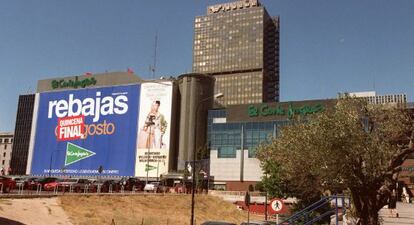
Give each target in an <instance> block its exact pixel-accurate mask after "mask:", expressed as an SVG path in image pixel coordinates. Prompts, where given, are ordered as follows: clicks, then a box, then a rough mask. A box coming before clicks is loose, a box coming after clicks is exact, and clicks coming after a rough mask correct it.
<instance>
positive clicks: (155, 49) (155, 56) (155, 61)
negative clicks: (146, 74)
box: [150, 31, 158, 79]
mask: <svg viewBox="0 0 414 225" xmlns="http://www.w3.org/2000/svg"><path fill="white" fill-rule="evenodd" d="M157 42H158V31H156V32H155V43H154V63H153V64H152V66H150V71H151V72H152V79H155V70H156V68H157Z"/></svg>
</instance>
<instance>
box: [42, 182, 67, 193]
mask: <svg viewBox="0 0 414 225" xmlns="http://www.w3.org/2000/svg"><path fill="white" fill-rule="evenodd" d="M62 181H63V180H62V179H56V180H51V181H50V182H46V183H45V184H44V185H43V190H45V191H54V190H57V188H58V186H59V184H60V182H62Z"/></svg>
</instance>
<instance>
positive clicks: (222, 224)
mask: <svg viewBox="0 0 414 225" xmlns="http://www.w3.org/2000/svg"><path fill="white" fill-rule="evenodd" d="M201 225H236V224H235V223H229V222H223V221H206V222H204V223H202V224H201Z"/></svg>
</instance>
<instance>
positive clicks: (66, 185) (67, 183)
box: [58, 178, 79, 192]
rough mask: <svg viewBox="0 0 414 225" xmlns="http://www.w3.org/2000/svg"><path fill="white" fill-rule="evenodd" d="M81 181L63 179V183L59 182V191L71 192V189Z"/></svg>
mask: <svg viewBox="0 0 414 225" xmlns="http://www.w3.org/2000/svg"><path fill="white" fill-rule="evenodd" d="M78 180H79V179H77V178H67V179H63V180H62V181H61V182H59V185H58V189H59V191H64V192H66V191H70V189H71V187H72V188H73V186H74V184H76V183H77V182H78ZM72 190H74V189H72Z"/></svg>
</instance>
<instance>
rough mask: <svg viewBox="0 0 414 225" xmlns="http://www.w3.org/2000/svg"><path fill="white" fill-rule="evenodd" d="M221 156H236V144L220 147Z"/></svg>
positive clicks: (219, 155) (219, 154)
mask: <svg viewBox="0 0 414 225" xmlns="http://www.w3.org/2000/svg"><path fill="white" fill-rule="evenodd" d="M218 157H219V158H236V148H235V147H234V146H223V147H220V148H218Z"/></svg>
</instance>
